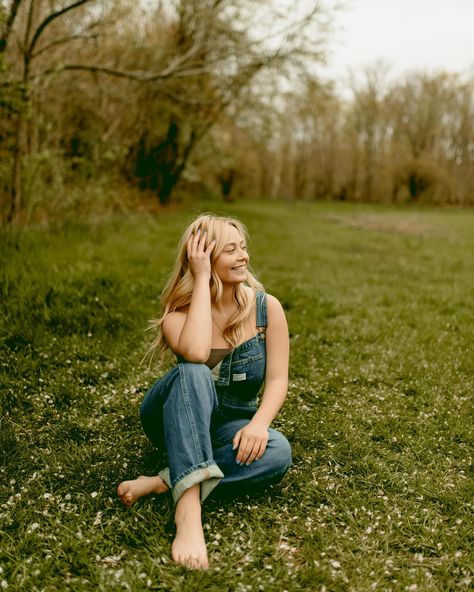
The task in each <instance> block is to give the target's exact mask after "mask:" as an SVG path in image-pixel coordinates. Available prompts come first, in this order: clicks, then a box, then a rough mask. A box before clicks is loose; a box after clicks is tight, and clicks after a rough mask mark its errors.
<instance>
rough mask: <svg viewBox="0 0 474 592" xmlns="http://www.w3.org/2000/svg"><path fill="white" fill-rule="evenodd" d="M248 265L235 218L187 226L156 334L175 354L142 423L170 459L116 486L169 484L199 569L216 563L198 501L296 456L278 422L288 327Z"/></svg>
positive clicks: (241, 486) (181, 546) (148, 399)
mask: <svg viewBox="0 0 474 592" xmlns="http://www.w3.org/2000/svg"><path fill="white" fill-rule="evenodd" d="M248 264H249V254H248V251H247V235H246V231H245V228H244V226H243V225H242V224H241V223H240V222H239V221H238V220H236V219H233V218H223V217H218V216H212V215H202V216H200V217H198V218H197V219H196V220H195V221H194V222H193V223H192V224H191V225H190V226H189V227H188V228H187V230H186V231H185V233H184V235H183V237H182V238H181V241H180V244H179V254H178V258H177V261H176V265H175V269H174V271H173V273H172V275H171V277H170V279H169V281H168V284H167V286H166V287H165V289H164V291H163V294H162V305H163V314H162V316H161V318H159V319H158V320H156V321H154V325H155V326H156V327H157V328H158V336H157V338H156V340H155V341H154V342H153V344H152V349H153V350H157V351H159V352H160V353H161V354H163V353H164V352H165V351H166V350H167V349H168V348H170V349H171V350H172V352H173V353H174V354H175V355H176V357H177V365H176V366H175V367H174V368H173V369H172V370H170V371H169V372H168V373H167V374H166V375H165V376H163V377H162V378H160V379H159V380H158V381H157V382H156V383H155V384H154V385H153V386H152V387H151V389H150V390H149V391H148V393H147V394H146V395H145V398H144V400H143V402H142V404H141V407H140V416H141V422H142V425H143V429H144V431H145V433H146V435H147V436H148V438H149V439H150V440H151V442H152V443H153V444H154V445H156V446H157V447H159V448H161V449H163V448H164V449H165V450H166V454H167V459H168V464H169V466H168V467H167V468H165V469H163V470H162V471H160V472H159V474H158V475H156V476H153V477H145V476H140V477H138V478H137V479H134V480H132V481H124V482H123V483H121V484H120V485H119V486H118V495H119V497H120V498H121V500H122V502H123V503H124V504H125V505H127V506H131V505H132V504H133V503H134V502H135V501H136V500H137V499H139V498H140V497H142V496H144V495H148V494H151V493H165V492H166V491H168V490H171V494H172V496H173V499H174V502H175V504H176V509H175V523H176V536H175V539H174V541H173V544H172V557H173V559H174V561H176V562H177V563H180V564H183V565H185V566H187V567H191V568H198V569H199V568H206V567H208V556H207V550H206V544H205V540H204V533H203V528H202V522H201V502H202V501H204V500H205V499H206V497H207V496H208V495H209V494H211V492H212V495H213V496H219V495H223V496H227V495H229V494H232V495H234V494H241V493H250V494H251V493H253V492H256V491H258V490H262V489H263V488H265V487H266V486H268V485H269V484H271V483H276V482H278V481H280V480H281V479H282V478H283V476H284V474H285V473H286V471H287V470H288V468H289V466H290V465H291V449H290V445H289V443H288V441H287V440H286V438H285V437H284V436H283V435H282V434H281V433H280V432H278V431H276V430H274V429H272V428H271V427H270V424H271V422H272V420H273V419H274V417H275V416H276V414H277V413H278V411H279V409H280V408H281V406H282V404H283V402H284V400H285V397H286V394H287V389H288V358H289V340H288V327H287V323H286V319H285V314H284V312H283V309H282V306H281V304H280V303H279V302H278V300H277V299H276V298H274V297H273V296H270V295H267V294H266V293H265V292H264V289H263V286H262V285H261V284H260V283H259V282H258V281H257V280H256V278H255V277H254V276H253V274H252V273H251V272H250V270H249V268H248ZM262 385H264V389H263V394H262V397H261V401H260V404H258V399H257V395H258V394H259V391H260V390H261V387H262Z"/></svg>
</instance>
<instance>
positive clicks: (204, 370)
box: [178, 362, 212, 381]
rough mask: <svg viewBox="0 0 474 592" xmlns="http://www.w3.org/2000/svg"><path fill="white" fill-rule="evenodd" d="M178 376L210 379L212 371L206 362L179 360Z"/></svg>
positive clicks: (192, 378)
mask: <svg viewBox="0 0 474 592" xmlns="http://www.w3.org/2000/svg"><path fill="white" fill-rule="evenodd" d="M178 368H179V373H180V376H181V377H182V378H183V377H184V378H185V379H191V380H205V381H209V380H212V372H211V369H210V368H209V366H207V365H206V364H198V363H196V362H181V363H179V364H178Z"/></svg>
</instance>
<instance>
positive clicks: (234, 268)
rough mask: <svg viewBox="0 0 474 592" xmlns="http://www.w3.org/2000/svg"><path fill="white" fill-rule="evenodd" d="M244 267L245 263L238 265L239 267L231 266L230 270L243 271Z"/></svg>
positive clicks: (245, 267)
mask: <svg viewBox="0 0 474 592" xmlns="http://www.w3.org/2000/svg"><path fill="white" fill-rule="evenodd" d="M246 269H247V266H246V265H240V267H232V271H245V270H246Z"/></svg>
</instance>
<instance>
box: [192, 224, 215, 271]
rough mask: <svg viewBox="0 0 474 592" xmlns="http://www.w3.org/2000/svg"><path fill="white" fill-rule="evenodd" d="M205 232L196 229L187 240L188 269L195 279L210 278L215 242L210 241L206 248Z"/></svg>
mask: <svg viewBox="0 0 474 592" xmlns="http://www.w3.org/2000/svg"><path fill="white" fill-rule="evenodd" d="M206 238H207V233H206V231H204V232H202V231H201V229H200V228H198V230H197V232H196V233H194V234H193V235H192V236H191V237H190V239H189V240H188V244H187V250H188V259H189V269H190V271H191V273H192V275H193V277H194V279H196V278H197V277H199V276H205V277H207V278H208V279H210V277H211V253H212V249H213V248H214V246H215V244H216V241H215V240H212V241H211V242H210V243H209V244H208V246H207V248H205V247H206Z"/></svg>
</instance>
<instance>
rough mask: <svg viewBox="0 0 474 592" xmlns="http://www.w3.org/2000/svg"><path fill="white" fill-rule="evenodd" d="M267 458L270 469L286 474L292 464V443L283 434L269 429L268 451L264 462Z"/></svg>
mask: <svg viewBox="0 0 474 592" xmlns="http://www.w3.org/2000/svg"><path fill="white" fill-rule="evenodd" d="M266 456H267V458H266V461H267V463H268V464H269V465H271V467H269V468H271V469H272V470H273V471H275V472H276V471H281V472H282V473H285V472H286V471H287V470H288V468H289V467H290V465H291V463H292V459H291V446H290V443H289V442H288V440H287V439H286V438H285V436H284V435H283V434H281V433H280V432H278V431H277V430H274V429H273V428H270V429H269V439H268V444H267V449H266V451H265V454H264V455H263V457H262V460H263V459H265V457H266Z"/></svg>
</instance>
